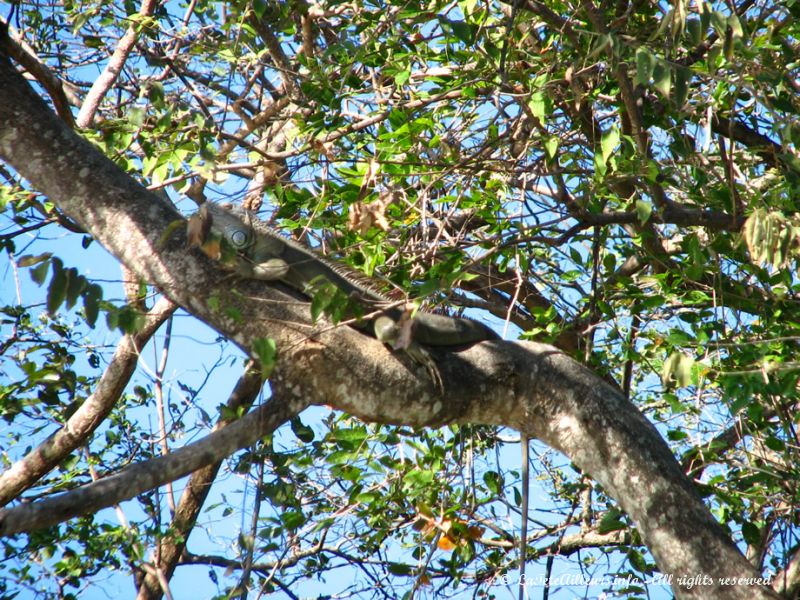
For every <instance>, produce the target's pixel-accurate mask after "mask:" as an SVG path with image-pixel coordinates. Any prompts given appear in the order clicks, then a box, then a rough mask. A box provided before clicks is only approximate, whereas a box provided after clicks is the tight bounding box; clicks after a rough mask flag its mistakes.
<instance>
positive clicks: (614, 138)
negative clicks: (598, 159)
mask: <svg viewBox="0 0 800 600" xmlns="http://www.w3.org/2000/svg"><path fill="white" fill-rule="evenodd" d="M617 144H619V129H617V128H616V127H612V128H611V129H609V130H608V131H605V132H603V137H602V139H601V140H600V151H601V153H602V158H603V164H608V158H609V157H610V156H611V153H612V152H614V149H615V148H616V147H617Z"/></svg>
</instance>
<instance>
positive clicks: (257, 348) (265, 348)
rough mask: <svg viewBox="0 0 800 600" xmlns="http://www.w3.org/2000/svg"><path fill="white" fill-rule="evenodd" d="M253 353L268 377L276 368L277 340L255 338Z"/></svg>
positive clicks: (262, 373) (264, 374)
mask: <svg viewBox="0 0 800 600" xmlns="http://www.w3.org/2000/svg"><path fill="white" fill-rule="evenodd" d="M253 354H254V355H255V358H256V359H257V360H258V362H259V363H261V378H262V379H268V378H269V376H270V375H271V374H272V370H273V369H274V368H275V358H276V357H277V356H278V347H277V346H276V345H275V340H273V339H272V338H257V339H255V340H253ZM312 435H313V434H312ZM298 437H299V436H298Z"/></svg>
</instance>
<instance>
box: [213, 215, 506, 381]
mask: <svg viewBox="0 0 800 600" xmlns="http://www.w3.org/2000/svg"><path fill="white" fill-rule="evenodd" d="M204 207H205V208H204V209H201V213H199V214H207V217H202V219H207V221H208V222H207V223H204V224H203V225H201V227H202V228H204V229H205V233H204V234H203V235H202V236H201V238H203V241H205V237H206V236H207V233H208V229H209V228H210V231H211V233H215V234H217V235H220V236H221V237H222V238H224V240H225V241H226V243H227V244H228V245H229V246H230V247H231V248H233V249H234V250H236V252H237V253H238V257H239V258H241V260H237V261H236V265H235V269H236V271H237V272H238V273H239V274H241V275H243V276H245V277H249V278H253V279H260V280H264V281H280V282H282V283H284V284H286V285H288V286H289V287H290V288H292V289H293V290H295V291H297V292H300V293H301V294H303V295H305V296H308V297H312V296H313V294H314V293H315V292H316V291H317V290H319V289H320V286H321V285H324V284H325V283H329V284H332V285H333V286H335V288H336V289H337V290H339V291H340V292H342V293H343V294H344V295H345V296H346V297H347V299H348V302H350V303H352V305H353V306H354V307H355V309H356V310H354V311H352V312H353V315H352V316H354V317H356V318H355V320H354V321H353V325H354V326H355V327H357V328H358V329H360V330H362V331H366V332H367V333H371V334H374V336H375V337H376V338H377V339H379V340H380V341H382V342H384V343H386V344H389V345H391V346H392V347H393V348H394V349H396V350H397V349H403V350H406V351H407V352H408V353H409V354H410V355H411V356H412V358H414V359H415V360H417V361H418V362H422V363H423V364H425V365H426V366H428V367H430V362H429V357H428V356H427V353H426V352H425V351H424V349H422V348H420V346H433V347H439V348H450V349H453V350H456V349H462V348H465V347H467V346H470V345H472V344H476V343H478V342H482V341H485V340H495V339H499V336H498V335H497V333H495V332H494V331H492V330H491V329H490V328H489V327H487V326H486V325H483V324H482V323H480V322H478V321H474V320H472V319H468V318H465V317H450V316H446V315H440V314H435V313H429V312H412V311H411V310H409V309H408V308H407V305H406V303H405V302H403V301H397V300H392V299H390V298H389V297H387V296H386V295H384V294H382V293H381V292H379V291H377V290H376V286H375V285H374V283H371V282H370V281H369V279H368V278H367V277H366V276H365V275H363V274H361V273H358V272H357V271H355V270H353V269H350V268H349V267H347V266H345V265H342V264H340V263H336V262H334V261H331V260H329V259H327V258H325V257H323V256H321V255H320V254H319V253H317V252H316V251H314V250H312V249H310V248H307V247H305V246H303V245H302V244H300V243H298V242H295V241H293V240H290V239H288V238H285V237H283V236H281V235H280V234H278V233H277V232H276V231H275V230H273V229H272V228H270V227H269V226H268V225H267V224H266V223H264V222H262V221H260V220H258V219H257V218H256V217H255V216H254V215H253V214H252V213H250V212H249V211H246V210H244V209H241V208H233V207H231V208H228V207H223V206H221V205H218V204H214V203H210V202H207V203H206V204H205V205H204ZM360 317H364V318H360ZM370 329H371V331H370Z"/></svg>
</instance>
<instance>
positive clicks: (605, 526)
mask: <svg viewBox="0 0 800 600" xmlns="http://www.w3.org/2000/svg"><path fill="white" fill-rule="evenodd" d="M621 515H622V513H621V512H619V511H618V510H616V509H613V508H612V509H609V511H608V512H607V513H606V514H604V515H603V518H602V519H600V523H598V525H597V532H598V533H600V534H601V535H602V534H605V533H611V532H612V531H619V530H620V529H627V527H628V524H627V523H626V522H625V521H623V520H622V519H621V518H620V516H621Z"/></svg>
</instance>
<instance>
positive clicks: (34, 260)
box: [17, 252, 53, 284]
mask: <svg viewBox="0 0 800 600" xmlns="http://www.w3.org/2000/svg"><path fill="white" fill-rule="evenodd" d="M51 256H53V253H52V252H45V253H44V254H39V255H37V256H33V255H31V254H26V255H25V256H21V257H20V258H19V260H18V261H17V264H18V265H19V266H20V267H32V266H33V265H38V264H39V263H42V262H46V261H48V260H50V257H51ZM37 283H40V284H41V282H37Z"/></svg>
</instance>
